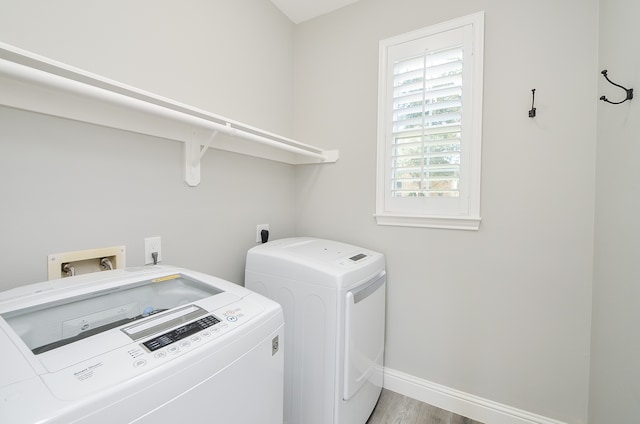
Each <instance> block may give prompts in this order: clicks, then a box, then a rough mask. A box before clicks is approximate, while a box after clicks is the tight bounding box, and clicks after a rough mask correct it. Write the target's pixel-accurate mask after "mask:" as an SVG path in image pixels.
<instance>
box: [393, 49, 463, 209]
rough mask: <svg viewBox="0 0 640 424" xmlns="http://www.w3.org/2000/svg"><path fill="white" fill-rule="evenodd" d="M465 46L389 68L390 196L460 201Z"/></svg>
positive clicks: (410, 58)
mask: <svg viewBox="0 0 640 424" xmlns="http://www.w3.org/2000/svg"><path fill="white" fill-rule="evenodd" d="M462 71H463V46H462V44H460V45H455V46H448V47H446V48H443V49H439V50H434V51H428V50H426V51H424V52H423V53H422V54H420V55H417V56H412V57H407V58H401V59H399V60H397V61H395V62H394V64H393V111H392V117H393V124H392V146H391V147H392V152H391V162H392V163H391V195H392V196H393V197H459V196H460V190H459V186H460V185H459V183H460V166H461V124H462Z"/></svg>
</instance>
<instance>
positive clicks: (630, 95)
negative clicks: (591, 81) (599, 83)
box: [600, 69, 633, 105]
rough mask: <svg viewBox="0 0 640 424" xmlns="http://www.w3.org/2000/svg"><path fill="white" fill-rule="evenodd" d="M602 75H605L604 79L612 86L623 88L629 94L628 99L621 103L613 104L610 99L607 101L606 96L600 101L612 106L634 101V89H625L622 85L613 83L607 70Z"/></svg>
mask: <svg viewBox="0 0 640 424" xmlns="http://www.w3.org/2000/svg"><path fill="white" fill-rule="evenodd" d="M601 74H602V75H604V78H605V79H606V80H607V81H609V82H610V83H611V84H613V85H615V86H616V87H620V88H622V89H623V90H624V91H625V92H626V93H627V97H625V99H624V100H622V101H619V102H612V101H610V100H609V99H607V98H606V97H605V96H602V97H600V100H602V101H605V102H607V103H611V104H612V105H619V104H620V103H624V102H626V101H627V100H631V99H633V88H625V87H623V86H621V85H620V84H616V83H615V82H613V81H611V80H610V79H609V77H608V76H607V70H606V69H605V70H604V71H602V72H601Z"/></svg>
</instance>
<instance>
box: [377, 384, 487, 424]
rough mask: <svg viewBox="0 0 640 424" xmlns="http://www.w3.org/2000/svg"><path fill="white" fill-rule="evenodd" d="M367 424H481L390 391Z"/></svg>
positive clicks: (379, 402)
mask: <svg viewBox="0 0 640 424" xmlns="http://www.w3.org/2000/svg"><path fill="white" fill-rule="evenodd" d="M367 424H482V423H480V422H478V421H474V420H472V419H469V418H466V417H462V416H460V415H456V414H454V413H453V412H449V411H445V410H444V409H440V408H436V407H435V406H431V405H428V404H426V403H423V402H420V401H418V400H415V399H411V398H409V397H406V396H403V395H401V394H398V393H395V392H392V391H390V390H386V389H382V394H381V395H380V400H378V404H377V405H376V407H375V409H374V410H373V413H372V414H371V417H369V420H368V421H367Z"/></svg>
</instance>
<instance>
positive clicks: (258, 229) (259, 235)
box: [256, 224, 269, 243]
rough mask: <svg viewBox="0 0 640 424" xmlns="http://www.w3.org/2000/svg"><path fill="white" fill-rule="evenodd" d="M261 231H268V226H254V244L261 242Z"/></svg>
mask: <svg viewBox="0 0 640 424" xmlns="http://www.w3.org/2000/svg"><path fill="white" fill-rule="evenodd" d="M262 230H267V231H269V224H258V225H256V243H260V242H261V241H262V235H261V234H260V233H261V232H262Z"/></svg>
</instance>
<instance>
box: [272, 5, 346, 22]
mask: <svg viewBox="0 0 640 424" xmlns="http://www.w3.org/2000/svg"><path fill="white" fill-rule="evenodd" d="M356 1H358V0H271V2H272V3H273V4H275V5H276V6H277V7H278V9H280V10H281V11H282V12H283V13H284V14H285V15H287V17H288V18H289V19H291V21H293V23H295V24H299V23H300V22H304V21H307V20H309V19H313V18H315V17H316V16H320V15H324V14H325V13H329V12H333V11H334V10H336V9H340V8H341V7H344V6H346V5H348V4H351V3H355V2H356Z"/></svg>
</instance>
